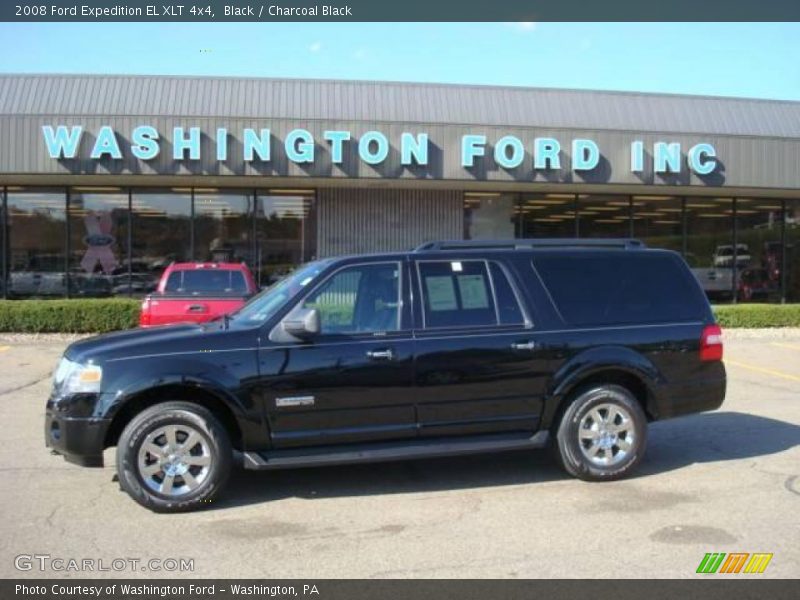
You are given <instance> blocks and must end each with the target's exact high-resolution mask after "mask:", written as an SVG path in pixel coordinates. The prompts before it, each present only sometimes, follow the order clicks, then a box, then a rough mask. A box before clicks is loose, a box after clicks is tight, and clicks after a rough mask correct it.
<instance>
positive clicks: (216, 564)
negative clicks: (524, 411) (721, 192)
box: [0, 334, 800, 578]
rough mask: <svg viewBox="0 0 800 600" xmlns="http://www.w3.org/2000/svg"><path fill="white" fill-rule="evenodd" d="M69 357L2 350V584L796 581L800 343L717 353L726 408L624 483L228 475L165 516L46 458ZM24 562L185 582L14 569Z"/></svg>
mask: <svg viewBox="0 0 800 600" xmlns="http://www.w3.org/2000/svg"><path fill="white" fill-rule="evenodd" d="M63 347H64V344H63V342H54V341H48V340H38V341H37V340H30V339H27V340H20V339H16V338H10V339H8V340H7V341H2V339H0V506H2V512H3V516H4V518H3V520H2V523H1V524H0V576H1V577H37V578H38V577H62V576H69V577H80V576H98V575H100V576H109V577H113V576H117V577H119V576H124V577H137V576H145V577H153V576H158V575H161V574H163V575H170V576H175V575H183V576H190V577H204V578H205V577H208V578H210V577H259V578H261V577H265V578H295V577H296V578H329V577H333V578H337V577H453V578H467V577H520V578H528V577H532V578H537V577H643V578H653V577H658V578H665V577H679V578H682V577H695V576H697V575H695V569H696V568H697V566H698V564H699V562H700V560H701V559H702V558H703V555H704V554H705V553H706V552H750V553H753V552H769V553H773V554H774V557H773V559H772V561H771V563H770V564H769V566H768V568H767V570H766V571H765V573H764V574H763V575H757V577H799V576H800V544H798V543H797V542H798V540H800V516H799V515H800V334H797V335H783V336H781V337H773V336H752V335H751V336H748V337H747V339H741V338H740V339H733V340H728V341H727V343H726V348H725V351H726V362H727V366H728V373H729V394H728V398H727V401H726V403H725V404H724V405H723V407H722V408H721V409H720V410H719V411H717V412H713V413H707V414H702V415H696V416H691V417H685V418H681V419H676V420H672V421H666V422H663V423H657V424H655V425H654V426H653V427H652V428H651V434H650V444H649V447H648V452H647V456H646V458H645V461H644V462H643V464H642V466H641V468H640V470H639V472H638V475H637V476H636V477H634V478H632V479H629V480H626V481H621V482H614V483H604V484H591V483H583V482H580V481H577V480H574V479H571V478H569V477H567V476H566V475H564V474H562V472H561V471H559V470H558V469H557V468H556V467H555V466H553V464H552V463H551V462H550V459H549V457H548V456H547V454H546V453H544V452H539V453H530V452H525V453H512V454H503V455H486V456H476V457H462V458H458V459H438V460H428V461H419V462H406V463H390V464H380V465H360V466H355V467H352V466H351V467H336V468H325V469H307V470H298V471H284V472H273V473H263V472H260V473H251V472H246V471H241V470H239V471H237V472H236V473H234V475H233V477H232V479H231V482H230V484H229V487H228V490H227V493H226V494H225V495H224V497H222V498H221V499H220V501H219V502H218V503H217V504H216V505H214V506H211V507H210V508H209V510H206V511H204V512H201V513H193V514H182V515H171V516H170V515H156V514H152V513H150V512H148V511H146V510H144V509H142V508H140V507H139V506H138V505H136V504H135V503H134V502H133V501H131V500H130V499H129V498H128V497H127V496H126V495H125V494H124V493H122V492H120V491H119V489H118V486H117V484H116V483H113V482H112V476H113V475H114V468H113V450H110V451H108V453H107V455H106V464H107V465H108V466H106V468H104V469H82V468H79V467H76V466H72V465H69V464H67V463H65V462H64V461H63V460H62V459H61V458H60V457H56V456H51V455H50V454H49V453H48V452H47V451H46V450H45V448H44V444H43V434H42V427H43V413H44V400H45V398H46V396H47V393H48V388H49V385H50V379H49V378H50V372H51V370H52V368H53V366H54V365H55V362H56V361H57V359H58V357H59V355H60V353H61V352H62V350H63ZM33 554H40V555H41V554H46V555H50V556H51V557H53V558H65V559H69V558H77V559H83V558H92V559H102V560H103V561H104V563H105V564H106V565H107V566H108V565H109V564H110V563H111V561H112V560H113V559H115V558H139V559H141V560H143V561H147V560H149V559H166V558H191V559H194V570H193V571H192V572H184V573H163V572H162V573H152V572H148V571H141V570H140V568H138V569H137V570H133V571H131V570H128V569H126V570H124V571H121V572H114V571H108V572H102V573H83V574H81V573H73V572H60V571H53V570H48V571H45V572H40V571H39V570H38V568H37V567H36V565H34V569H33V570H31V571H26V572H20V571H18V570H17V569H16V568H15V557H16V556H18V555H33ZM742 576H743V575H738V577H742ZM706 577H707V576H706ZM733 577H736V576H733ZM748 577H753V576H750V575H749V576H748Z"/></svg>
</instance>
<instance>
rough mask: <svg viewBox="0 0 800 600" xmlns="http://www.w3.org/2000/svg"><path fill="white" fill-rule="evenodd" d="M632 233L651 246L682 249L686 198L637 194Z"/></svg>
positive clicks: (633, 210) (633, 203)
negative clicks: (684, 200) (684, 202)
mask: <svg viewBox="0 0 800 600" xmlns="http://www.w3.org/2000/svg"><path fill="white" fill-rule="evenodd" d="M632 219H633V237H635V238H637V239H640V240H642V241H643V242H645V243H646V244H647V245H648V246H649V247H651V248H665V249H667V250H674V251H676V252H683V200H682V199H681V198H679V197H677V196H634V197H633V199H632Z"/></svg>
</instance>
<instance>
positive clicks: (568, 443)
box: [555, 384, 647, 481]
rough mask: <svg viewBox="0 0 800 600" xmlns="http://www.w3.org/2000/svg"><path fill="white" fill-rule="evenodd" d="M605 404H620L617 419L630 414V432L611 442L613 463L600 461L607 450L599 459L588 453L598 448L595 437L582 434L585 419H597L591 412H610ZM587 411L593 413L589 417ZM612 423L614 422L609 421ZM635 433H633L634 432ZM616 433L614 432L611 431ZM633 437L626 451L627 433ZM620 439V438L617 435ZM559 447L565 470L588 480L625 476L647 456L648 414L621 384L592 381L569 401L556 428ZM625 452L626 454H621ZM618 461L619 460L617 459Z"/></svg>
mask: <svg viewBox="0 0 800 600" xmlns="http://www.w3.org/2000/svg"><path fill="white" fill-rule="evenodd" d="M605 406H610V407H618V409H619V412H620V414H619V416H618V419H617V421H615V423H621V422H623V419H622V416H623V415H622V413H623V412H624V413H625V414H626V415H627V416H628V417H629V418H630V427H629V430H628V431H630V433H628V432H627V431H626V432H623V433H620V434H617V435H619V436H621V437H620V440H619V441H618V442H617V441H614V442H610V441H609V442H608V443H609V444H619V446H617V445H612V446H611V447H610V448H609V449H608V450H607V451H608V452H611V453H612V454H611V457H610V458H609V459H608V460H610V461H611V464H608V465H603V464H598V463H597V461H600V460H603V459H605V458H606V454H605V452H606V450H600V452H602V455H598V456H597V458H596V460H592V459H590V458H589V457H588V456H586V454H585V453H584V450H583V448H584V447H585V448H587V452H591V450H593V449H595V446H594V445H593V441H592V440H587V439H584V438H582V437H581V435H582V423H583V424H584V425H585V424H586V423H587V422H589V423H593V422H594V421H593V420H592V416H591V414H590V413H592V411H593V410H594V409H598V413H595V414H600V415H603V414H605V415H606V416H608V414H609V411H608V409H606V408H603V407H605ZM587 415H589V416H588V417H587ZM609 427H611V425H609ZM631 434H632V435H631ZM611 435H612V437H613V436H614V434H611ZM628 436H630V437H629V440H628V442H627V444H628V446H627V447H626V448H625V451H624V453H623V450H622V446H623V445H624V444H625V437H628ZM614 439H616V438H614ZM555 446H556V448H555V450H556V451H557V455H558V458H559V462H560V463H561V465H562V467H563V468H564V470H565V471H566V472H567V473H569V474H570V475H572V476H573V477H577V478H579V479H583V480H584V481H613V480H616V479H621V478H623V477H625V476H627V475H628V474H630V472H631V471H633V470H634V469H635V468H636V466H637V465H638V464H639V462H640V461H641V460H642V458H643V456H644V451H645V448H646V446H647V417H646V416H645V414H644V411H643V410H642V407H641V405H640V404H639V402H638V401H637V400H636V398H635V397H634V395H633V394H632V393H631V392H630V391H629V390H628V389H626V388H624V387H622V386H620V385H612V384H606V385H592V386H589V387H584V388H581V389H580V390H578V391H577V392H576V393H575V394H574V395H573V396H572V399H571V400H570V401H569V404H568V405H567V408H566V410H565V411H564V414H563V416H562V417H561V421H560V422H559V424H558V430H557V432H556V444H555ZM620 453H623V454H620ZM615 461H618V462H615Z"/></svg>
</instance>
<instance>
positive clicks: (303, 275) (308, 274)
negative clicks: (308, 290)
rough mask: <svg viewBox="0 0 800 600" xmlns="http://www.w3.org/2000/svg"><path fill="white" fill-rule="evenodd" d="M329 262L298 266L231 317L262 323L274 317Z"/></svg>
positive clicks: (246, 321) (252, 322) (251, 322)
mask: <svg viewBox="0 0 800 600" xmlns="http://www.w3.org/2000/svg"><path fill="white" fill-rule="evenodd" d="M329 263H330V261H328V260H318V261H315V262H311V263H308V264H305V265H302V266H300V267H299V268H298V269H297V270H296V271H294V272H292V273H290V274H289V275H287V276H286V277H284V278H283V279H281V280H280V281H278V282H277V283H274V284H273V285H271V286H269V287H268V288H267V289H265V290H264V291H263V292H261V293H260V294H258V295H256V296H253V298H251V299H250V301H249V302H247V304H245V305H244V306H243V307H242V308H241V309H239V310H238V311H237V312H235V313H233V315H231V316H232V317H233V318H234V319H236V321H237V322H245V323H247V324H254V323H263V322H264V321H266V320H267V319H269V318H270V317H271V316H272V315H274V314H275V313H276V312H277V311H278V309H280V308H281V307H282V306H283V305H284V304H285V303H286V301H287V300H289V299H291V298H293V297H294V296H295V295H296V294H297V293H298V292H300V290H302V289H303V288H304V287H306V286H307V285H308V284H309V283H311V282H312V281H313V280H314V279H315V278H316V277H317V275H319V274H320V273H321V272H322V270H323V269H325V267H327V266H328V264H329Z"/></svg>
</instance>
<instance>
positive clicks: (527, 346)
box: [511, 340, 536, 350]
mask: <svg viewBox="0 0 800 600" xmlns="http://www.w3.org/2000/svg"><path fill="white" fill-rule="evenodd" d="M511 349H512V350H536V342H534V341H531V340H529V341H527V342H514V343H513V344H511Z"/></svg>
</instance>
